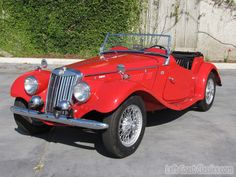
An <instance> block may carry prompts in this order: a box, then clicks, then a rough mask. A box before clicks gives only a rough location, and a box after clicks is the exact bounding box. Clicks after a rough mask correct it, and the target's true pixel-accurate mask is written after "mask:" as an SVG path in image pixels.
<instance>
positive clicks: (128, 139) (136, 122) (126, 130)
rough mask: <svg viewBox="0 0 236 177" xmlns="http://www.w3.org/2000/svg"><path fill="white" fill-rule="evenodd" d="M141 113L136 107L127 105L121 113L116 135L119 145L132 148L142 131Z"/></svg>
mask: <svg viewBox="0 0 236 177" xmlns="http://www.w3.org/2000/svg"><path fill="white" fill-rule="evenodd" d="M142 120H143V119H142V112H141V110H140V108H139V107H138V106H136V105H129V106H128V107H127V108H126V109H125V110H124V111H123V113H122V115H121V118H120V121H119V126H118V135H119V139H120V141H121V143H122V144H123V145H124V146H126V147H130V146H132V145H133V144H134V143H135V142H136V141H137V140H138V138H139V135H140V133H141V130H142V124H143V122H142Z"/></svg>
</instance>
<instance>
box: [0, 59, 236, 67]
mask: <svg viewBox="0 0 236 177" xmlns="http://www.w3.org/2000/svg"><path fill="white" fill-rule="evenodd" d="M42 59H46V60H47V62H48V64H50V65H68V64H71V63H75V62H79V61H83V60H84V59H65V58H12V57H0V63H2V64H4V63H5V64H38V65H40V63H41V60H42ZM214 64H215V65H216V67H217V68H218V69H236V63H214Z"/></svg>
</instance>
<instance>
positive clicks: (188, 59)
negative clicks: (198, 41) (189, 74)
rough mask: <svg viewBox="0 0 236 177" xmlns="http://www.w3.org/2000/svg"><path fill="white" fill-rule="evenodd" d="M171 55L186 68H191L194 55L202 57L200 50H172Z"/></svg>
mask: <svg viewBox="0 0 236 177" xmlns="http://www.w3.org/2000/svg"><path fill="white" fill-rule="evenodd" d="M171 55H172V56H173V57H174V58H175V60H176V63H177V64H178V65H180V66H182V67H184V68H186V69H189V70H191V68H192V64H193V60H194V58H195V57H203V54H202V53H201V52H183V51H173V52H172V53H171Z"/></svg>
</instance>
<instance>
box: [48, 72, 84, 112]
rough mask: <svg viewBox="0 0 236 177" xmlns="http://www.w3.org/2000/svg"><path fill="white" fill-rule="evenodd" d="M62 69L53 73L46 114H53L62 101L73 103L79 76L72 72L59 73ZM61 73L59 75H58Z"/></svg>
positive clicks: (49, 86)
mask: <svg viewBox="0 0 236 177" xmlns="http://www.w3.org/2000/svg"><path fill="white" fill-rule="evenodd" d="M60 71H62V69H56V70H54V71H53V72H52V74H51V78H50V81H49V85H48V93H47V102H46V112H51V113H52V112H53V111H54V107H56V106H57V105H58V103H59V102H60V101H62V100H64V101H69V102H71V99H72V94H73V87H74V85H75V84H76V82H77V80H78V79H79V77H78V76H80V75H81V74H80V73H79V75H78V74H77V73H78V72H77V71H76V72H77V73H74V72H73V71H71V70H68V71H63V72H64V73H63V74H60V73H59V72H60ZM58 73H59V74H58Z"/></svg>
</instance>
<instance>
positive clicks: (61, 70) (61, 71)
mask: <svg viewBox="0 0 236 177" xmlns="http://www.w3.org/2000/svg"><path fill="white" fill-rule="evenodd" d="M65 71H66V67H63V68H61V69H60V71H59V73H58V74H59V75H60V76H61V75H63V74H64V73H65Z"/></svg>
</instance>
